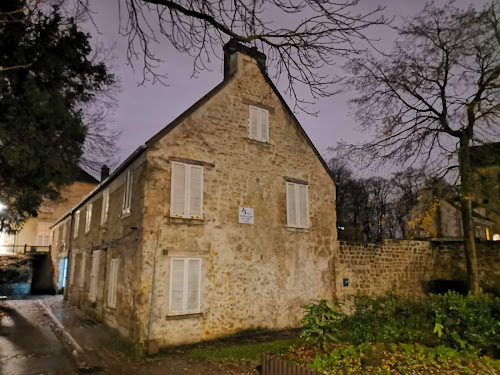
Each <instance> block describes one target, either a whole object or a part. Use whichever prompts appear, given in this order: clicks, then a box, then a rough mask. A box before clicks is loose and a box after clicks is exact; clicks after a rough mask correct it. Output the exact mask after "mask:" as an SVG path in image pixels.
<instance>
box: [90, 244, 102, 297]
mask: <svg viewBox="0 0 500 375" xmlns="http://www.w3.org/2000/svg"><path fill="white" fill-rule="evenodd" d="M100 259H101V251H100V250H97V251H94V252H93V253H92V269H91V270H90V288H89V300H90V301H91V302H95V301H96V298H97V283H98V282H99V265H100Z"/></svg>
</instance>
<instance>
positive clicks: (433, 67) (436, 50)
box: [341, 1, 500, 293]
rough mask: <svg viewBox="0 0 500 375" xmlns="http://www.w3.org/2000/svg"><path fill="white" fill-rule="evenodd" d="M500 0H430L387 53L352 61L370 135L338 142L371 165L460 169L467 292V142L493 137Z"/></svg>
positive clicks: (472, 252)
mask: <svg viewBox="0 0 500 375" xmlns="http://www.w3.org/2000/svg"><path fill="white" fill-rule="evenodd" d="M498 6H499V4H498V2H497V1H494V2H492V3H491V4H490V5H489V6H487V7H485V8H484V9H482V10H480V11H476V10H475V9H472V8H470V9H468V10H462V9H458V8H456V7H455V6H454V5H453V2H449V3H447V4H446V5H445V7H444V8H438V7H436V6H434V5H433V4H432V3H431V4H427V6H426V7H425V9H424V10H423V11H422V12H421V13H420V14H418V15H417V16H416V17H414V18H413V19H411V20H408V22H407V23H406V24H405V25H404V26H403V27H401V28H400V29H399V30H398V31H399V39H398V40H397V42H396V43H395V46H394V49H393V50H392V52H391V53H389V54H387V55H385V56H383V57H381V58H375V57H373V56H372V55H368V56H366V57H364V58H359V59H356V60H354V61H353V62H352V63H350V65H349V66H348V67H349V70H350V72H351V73H352V75H353V77H352V79H349V80H348V84H349V85H351V86H352V87H354V89H355V90H356V91H357V92H358V93H359V96H358V97H357V98H356V99H354V100H353V101H352V104H353V105H354V107H355V111H356V118H357V120H358V121H359V123H360V124H361V127H362V128H363V129H364V130H365V131H371V132H372V133H373V135H374V139H373V140H372V141H368V142H366V143H363V144H358V145H345V144H344V145H343V146H342V147H341V148H342V149H343V150H344V151H348V152H352V153H356V154H357V155H358V156H360V157H364V158H365V160H367V159H368V160H367V164H368V165H373V164H374V163H384V162H387V161H391V162H393V161H395V162H396V163H397V164H398V165H400V166H408V165H414V166H417V165H418V166H421V167H422V166H428V167H431V169H430V170H431V172H434V171H437V170H438V169H439V172H440V173H441V175H446V174H448V173H449V172H450V171H453V170H455V171H456V170H457V169H456V168H457V162H458V176H459V178H460V199H461V212H462V222H463V229H464V233H465V236H464V241H465V246H464V247H465V253H466V261H467V271H468V281H469V287H470V291H471V292H472V293H475V292H477V291H478V290H479V279H478V270H477V258H476V248H475V242H474V234H473V228H472V221H471V216H472V205H471V203H472V194H471V165H470V150H469V148H470V146H471V144H481V143H483V142H487V141H491V140H493V139H498V137H499V136H500V127H499V126H498V122H497V121H498V118H499V115H500V92H499V89H500V86H499V76H500V33H499V22H498V16H499V15H498Z"/></svg>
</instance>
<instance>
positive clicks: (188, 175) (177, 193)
mask: <svg viewBox="0 0 500 375" xmlns="http://www.w3.org/2000/svg"><path fill="white" fill-rule="evenodd" d="M170 216H171V217H179V218H185V219H203V167H202V166H199V165H193V164H185V163H179V162H172V178H171V191H170Z"/></svg>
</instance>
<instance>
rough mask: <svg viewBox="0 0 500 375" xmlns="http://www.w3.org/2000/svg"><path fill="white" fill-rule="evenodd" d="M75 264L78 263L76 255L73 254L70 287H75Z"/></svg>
mask: <svg viewBox="0 0 500 375" xmlns="http://www.w3.org/2000/svg"><path fill="white" fill-rule="evenodd" d="M75 262H76V254H75V253H73V254H72V255H71V268H70V270H69V285H73V281H74V280H75Z"/></svg>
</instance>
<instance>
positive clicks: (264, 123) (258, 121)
mask: <svg viewBox="0 0 500 375" xmlns="http://www.w3.org/2000/svg"><path fill="white" fill-rule="evenodd" d="M248 137H249V138H251V139H255V140H257V141H261V142H269V111H268V110H267V109H264V108H259V107H254V106H253V105H251V106H249V117H248Z"/></svg>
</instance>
